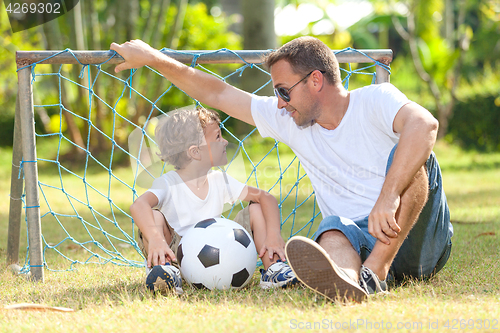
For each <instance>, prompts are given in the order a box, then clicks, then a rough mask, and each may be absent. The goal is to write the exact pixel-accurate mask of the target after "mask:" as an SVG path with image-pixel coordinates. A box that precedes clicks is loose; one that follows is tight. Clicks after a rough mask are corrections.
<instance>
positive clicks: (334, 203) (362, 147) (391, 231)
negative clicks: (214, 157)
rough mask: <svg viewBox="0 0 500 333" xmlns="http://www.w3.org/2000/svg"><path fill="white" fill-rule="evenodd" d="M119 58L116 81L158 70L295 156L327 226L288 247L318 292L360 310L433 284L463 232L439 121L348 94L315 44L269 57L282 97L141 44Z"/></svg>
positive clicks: (379, 92)
mask: <svg viewBox="0 0 500 333" xmlns="http://www.w3.org/2000/svg"><path fill="white" fill-rule="evenodd" d="M111 49H112V50H115V51H117V52H118V53H120V54H121V55H122V56H123V57H124V58H125V62H124V63H122V64H120V65H118V66H117V67H116V69H115V70H116V71H120V70H123V69H130V68H137V67H141V66H144V65H149V66H151V67H154V68H156V69H157V70H159V71H160V72H161V73H162V74H163V75H164V76H165V77H166V78H167V79H169V80H170V81H171V82H172V83H174V84H175V85H176V86H177V87H179V88H180V89H182V90H183V91H185V92H186V93H188V94H189V95H190V96H191V97H193V98H196V99H197V100H199V101H201V102H203V103H206V104H208V105H210V106H211V107H213V108H216V109H220V110H222V111H224V112H225V113H227V114H229V115H231V116H233V117H235V118H238V119H240V120H242V121H244V122H246V123H249V124H251V125H255V126H257V129H258V130H259V133H260V134H261V135H262V136H264V137H266V136H270V137H273V138H275V139H277V140H280V141H282V142H284V143H286V144H287V145H289V146H290V147H291V148H292V150H293V151H294V152H295V153H296V154H297V156H298V157H299V159H300V161H301V164H302V166H303V167H304V169H305V170H306V172H307V174H308V176H309V178H310V180H311V183H312V185H313V188H314V190H315V193H316V198H317V200H318V205H319V208H320V210H321V213H322V215H323V218H324V220H323V221H322V222H321V223H320V225H319V227H318V230H317V232H316V234H315V238H314V241H312V240H309V239H307V238H304V237H293V238H291V239H290V240H289V241H288V243H287V244H286V248H285V252H286V256H287V259H288V261H289V263H290V266H291V267H292V269H293V271H294V272H295V273H296V275H297V277H298V278H299V280H301V281H302V282H303V283H304V284H305V285H306V286H308V287H309V288H311V289H313V290H315V291H316V292H318V293H320V294H322V295H325V296H326V297H328V298H330V299H332V300H337V299H341V300H344V299H354V300H356V301H362V300H364V299H365V298H366V297H367V295H368V294H373V293H376V292H385V291H386V290H387V286H386V282H385V280H386V277H387V276H388V275H389V276H391V277H392V278H394V279H396V280H399V279H401V278H402V277H403V276H413V277H418V278H421V277H428V276H430V275H432V274H435V273H436V272H437V271H439V270H440V269H441V268H442V267H443V266H444V264H445V263H446V261H447V259H448V257H449V254H450V251H451V236H452V234H453V231H452V226H451V224H450V222H449V211H448V207H447V204H446V197H445V195H444V192H443V190H442V183H441V173H440V170H439V166H438V164H437V161H436V159H435V156H434V154H432V148H433V146H434V143H435V140H436V134H437V129H438V122H437V121H436V119H435V118H434V117H433V116H432V115H431V114H430V113H429V112H428V111H427V110H426V109H424V108H423V107H421V106H420V105H418V104H416V103H413V102H411V101H409V100H408V99H407V98H406V96H405V95H404V94H402V93H401V92H400V91H399V90H397V89H396V88H395V87H394V86H392V85H391V84H388V83H384V84H380V85H371V86H368V87H364V88H361V89H357V90H354V91H351V92H349V91H347V90H345V89H344V88H343V86H342V84H341V80H340V71H339V68H338V62H337V60H336V58H335V56H334V55H333V53H332V52H331V50H330V49H329V48H328V47H327V46H326V45H325V44H323V43H322V42H320V41H319V40H317V39H315V38H312V37H301V38H297V39H295V40H293V41H291V42H289V43H287V44H285V45H284V46H282V47H281V48H280V49H278V50H276V51H274V52H272V53H271V54H270V55H269V56H268V57H267V59H266V64H267V65H268V67H269V68H270V72H271V78H272V81H273V85H274V88H275V94H276V97H258V96H253V95H250V94H249V93H247V92H243V91H241V90H239V89H237V88H235V87H232V86H230V85H228V84H226V83H224V82H223V81H221V80H219V79H217V78H216V77H214V76H212V75H209V74H206V73H203V72H201V71H198V70H196V69H193V68H190V67H187V66H185V65H183V64H180V63H179V62H177V61H175V60H173V59H171V58H169V57H167V56H165V55H163V54H162V53H160V52H159V51H157V50H155V49H153V48H151V47H150V46H149V45H147V44H145V43H143V42H141V41H131V42H127V43H125V44H123V45H117V44H115V43H113V44H112V45H111ZM412 228H413V229H412ZM410 230H411V232H410Z"/></svg>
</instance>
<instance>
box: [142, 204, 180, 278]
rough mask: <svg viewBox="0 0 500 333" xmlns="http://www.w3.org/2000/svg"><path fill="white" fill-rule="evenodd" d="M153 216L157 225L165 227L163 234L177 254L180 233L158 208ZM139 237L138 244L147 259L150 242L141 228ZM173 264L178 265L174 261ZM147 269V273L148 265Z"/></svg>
mask: <svg viewBox="0 0 500 333" xmlns="http://www.w3.org/2000/svg"><path fill="white" fill-rule="evenodd" d="M153 217H154V222H155V226H156V227H158V228H162V229H163V235H164V237H165V240H166V242H167V244H168V245H169V247H170V249H171V250H172V252H174V254H175V255H176V256H177V247H178V246H179V242H180V241H181V237H180V236H179V234H177V232H175V230H174V229H172V227H171V226H170V225H169V224H168V222H167V220H166V219H165V216H163V214H162V213H161V212H160V211H159V210H156V209H154V210H153ZM138 237H139V239H138V241H137V245H138V246H139V248H140V249H141V251H142V254H143V255H144V257H145V258H146V259H147V257H148V246H149V242H148V240H147V239H146V237H144V235H143V234H142V232H141V230H139V232H138ZM172 265H173V266H176V267H178V264H177V262H172ZM146 271H147V273H149V268H148V267H146Z"/></svg>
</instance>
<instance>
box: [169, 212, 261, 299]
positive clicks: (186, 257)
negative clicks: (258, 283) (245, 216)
mask: <svg viewBox="0 0 500 333" xmlns="http://www.w3.org/2000/svg"><path fill="white" fill-rule="evenodd" d="M177 261H178V262H179V264H180V266H181V274H182V277H183V278H184V279H185V280H186V281H187V282H188V283H189V284H191V285H193V286H194V287H196V288H201V289H203V288H207V289H210V290H212V289H230V288H232V289H240V288H243V287H244V286H245V285H246V284H247V283H248V282H250V280H251V279H252V275H253V273H254V271H255V268H256V266H257V250H256V249H255V244H254V242H253V240H252V237H251V236H250V235H249V234H248V232H247V231H246V230H245V229H244V228H243V227H242V226H241V225H239V224H238V223H236V222H234V221H231V220H228V219H225V218H211V219H206V220H203V221H201V222H198V223H197V224H195V225H194V226H193V227H192V228H191V229H189V230H188V231H187V232H186V234H185V235H184V236H183V237H182V239H181V241H180V243H179V247H178V248H177Z"/></svg>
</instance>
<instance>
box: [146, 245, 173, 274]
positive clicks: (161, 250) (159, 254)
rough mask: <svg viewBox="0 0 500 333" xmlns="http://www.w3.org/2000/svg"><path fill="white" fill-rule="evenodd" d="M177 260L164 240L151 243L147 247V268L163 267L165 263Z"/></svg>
mask: <svg viewBox="0 0 500 333" xmlns="http://www.w3.org/2000/svg"><path fill="white" fill-rule="evenodd" d="M172 260H177V259H176V258H175V255H174V252H173V251H172V250H171V249H170V247H169V246H168V244H167V242H166V241H165V239H163V240H161V241H151V242H149V246H148V263H147V265H148V267H153V266H157V265H165V263H166V262H167V261H168V262H172Z"/></svg>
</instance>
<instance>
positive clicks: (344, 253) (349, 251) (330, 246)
mask: <svg viewBox="0 0 500 333" xmlns="http://www.w3.org/2000/svg"><path fill="white" fill-rule="evenodd" d="M317 242H318V244H319V245H320V246H321V247H322V248H323V249H325V251H326V253H328V255H329V256H330V258H332V259H333V260H334V261H335V263H336V264H337V265H338V266H339V267H341V268H344V269H345V271H346V273H347V274H349V275H350V276H351V277H352V278H353V279H354V280H355V281H358V280H359V269H360V268H361V257H360V256H359V254H358V252H357V251H356V250H355V249H354V247H353V246H352V244H351V242H350V241H349V239H348V238H347V237H346V236H345V235H344V234H343V233H342V232H341V231H339V230H329V231H326V232H324V233H322V234H321V235H320V237H319V238H318V240H317Z"/></svg>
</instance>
